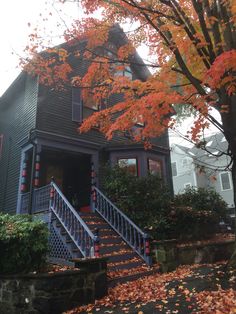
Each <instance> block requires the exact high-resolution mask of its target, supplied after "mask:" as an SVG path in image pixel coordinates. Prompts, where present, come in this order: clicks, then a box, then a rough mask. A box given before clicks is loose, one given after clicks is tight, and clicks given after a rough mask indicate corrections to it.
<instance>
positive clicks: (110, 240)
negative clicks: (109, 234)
mask: <svg viewBox="0 0 236 314" xmlns="http://www.w3.org/2000/svg"><path fill="white" fill-rule="evenodd" d="M99 238H100V243H103V244H114V245H117V244H121V243H122V241H123V239H121V238H120V237H116V238H102V237H101V236H100V235H99Z"/></svg>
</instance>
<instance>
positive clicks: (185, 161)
mask: <svg viewBox="0 0 236 314" xmlns="http://www.w3.org/2000/svg"><path fill="white" fill-rule="evenodd" d="M191 162H192V160H191V158H188V157H184V158H183V159H182V166H183V167H188V168H189V167H190V165H191Z"/></svg>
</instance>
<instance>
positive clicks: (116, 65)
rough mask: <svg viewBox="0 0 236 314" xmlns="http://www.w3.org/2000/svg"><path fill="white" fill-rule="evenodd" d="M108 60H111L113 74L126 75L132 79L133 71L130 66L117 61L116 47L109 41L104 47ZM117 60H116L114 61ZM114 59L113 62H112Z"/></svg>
mask: <svg viewBox="0 0 236 314" xmlns="http://www.w3.org/2000/svg"><path fill="white" fill-rule="evenodd" d="M105 51H106V52H105V53H106V54H107V56H108V58H109V59H110V60H109V61H110V62H111V65H112V66H111V69H113V70H114V76H126V77H128V78H129V79H131V80H132V78H133V73H132V70H131V68H130V66H129V65H128V64H126V63H122V62H118V60H117V59H118V58H117V47H116V46H115V45H113V44H111V43H108V44H107V47H106V49H105ZM116 60H117V61H116ZM113 61H114V62H113Z"/></svg>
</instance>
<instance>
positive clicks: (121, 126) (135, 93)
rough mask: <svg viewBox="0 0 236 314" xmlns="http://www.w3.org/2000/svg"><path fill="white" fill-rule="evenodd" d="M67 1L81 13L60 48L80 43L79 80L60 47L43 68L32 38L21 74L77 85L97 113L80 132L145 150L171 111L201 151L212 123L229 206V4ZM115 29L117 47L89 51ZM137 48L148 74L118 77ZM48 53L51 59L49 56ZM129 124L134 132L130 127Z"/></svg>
mask: <svg viewBox="0 0 236 314" xmlns="http://www.w3.org/2000/svg"><path fill="white" fill-rule="evenodd" d="M61 2H66V0H65V1H61ZM74 2H77V3H78V4H79V5H80V7H81V8H82V9H83V11H84V14H85V15H83V17H81V18H80V19H78V20H76V21H74V23H73V26H72V27H71V28H70V29H67V31H66V32H65V34H64V38H65V40H66V41H67V42H68V43H73V42H74V41H75V40H76V41H78V40H84V39H86V46H85V49H84V50H83V52H81V51H80V53H79V54H78V55H81V53H82V54H83V58H84V59H87V60H89V61H90V66H89V68H88V71H87V74H86V75H85V76H83V77H78V76H76V75H75V76H73V77H72V78H70V76H69V74H70V73H71V69H70V67H69V64H68V56H69V53H68V52H67V51H65V50H64V49H63V50H60V49H59V50H58V57H57V61H58V58H59V60H60V65H59V66H58V65H57V67H54V68H53V66H52V65H54V63H55V60H54V59H55V58H54V57H53V58H49V59H48V60H49V61H48V62H49V63H50V64H48V63H45V62H44V61H43V58H42V56H36V55H35V51H36V50H37V48H38V46H37V45H35V40H34V39H35V37H34V38H32V37H31V43H34V44H33V45H31V46H30V47H29V49H28V51H31V52H33V55H34V58H33V59H32V62H31V63H30V64H28V65H27V66H26V68H27V70H28V71H29V72H34V71H36V73H37V74H41V78H42V82H43V83H45V82H46V83H47V84H50V83H52V81H51V80H54V82H55V81H56V82H57V83H58V84H59V86H61V85H63V84H64V83H65V82H66V83H67V84H72V85H74V86H80V87H82V90H83V97H84V98H86V97H92V98H93V101H94V102H96V103H97V104H98V105H99V106H100V109H101V110H100V111H99V112H96V113H95V114H94V115H92V116H91V117H89V118H88V119H87V120H85V121H84V122H83V124H82V125H81V127H80V131H81V132H86V131H88V130H89V129H91V128H92V127H94V126H96V127H97V126H99V128H100V130H101V131H102V132H104V133H105V134H106V136H107V138H108V139H110V138H112V136H113V135H114V134H116V132H123V131H126V132H130V134H131V136H132V137H133V139H134V140H136V141H143V142H145V143H146V144H147V143H148V142H149V140H150V138H152V137H155V136H159V135H160V134H162V133H163V132H164V131H165V130H166V129H167V128H174V125H175V119H174V117H173V113H174V112H175V111H174V108H175V107H176V106H180V107H181V108H187V110H189V111H190V112H191V111H192V112H195V114H196V119H195V122H194V123H193V125H192V127H191V129H190V130H188V134H187V136H188V137H189V138H190V139H191V140H193V141H194V142H196V143H198V145H200V146H201V147H204V145H205V143H204V141H201V140H200V139H201V132H202V131H203V130H204V129H205V128H207V127H208V126H209V125H210V124H213V125H215V126H216V127H217V129H218V130H219V131H221V132H223V133H224V135H225V138H226V139H227V141H228V144H229V149H228V152H227V153H228V154H229V156H231V160H232V177H233V183H234V199H235V203H236V123H235V121H236V76H235V73H236V3H235V1H234V0H201V1H198V0H178V1H177V0H74ZM94 16H99V18H94ZM117 23H119V24H120V25H123V26H124V28H127V29H128V32H127V33H126V36H127V37H126V38H127V40H126V41H125V44H124V45H123V46H121V47H107V51H106V53H104V50H103V53H99V52H98V50H96V52H95V50H94V48H95V47H98V46H100V47H102V46H104V45H105V44H106V43H107V42H108V38H109V31H110V29H111V28H112V27H113V28H114V25H116V24H117ZM127 25H129V26H128V27H127ZM34 36H35V35H34ZM36 37H37V36H36ZM140 45H145V46H146V47H148V54H147V56H146V57H145V58H144V62H145V63H146V65H147V66H149V68H150V69H151V73H152V74H151V75H150V76H149V78H148V79H147V80H146V81H140V80H132V79H131V78H130V77H128V76H126V75H118V74H117V73H121V72H122V71H123V73H124V71H126V70H127V68H128V67H132V63H133V62H134V58H133V56H134V54H135V52H134V48H137V47H139V46H140ZM32 46H33V50H32ZM35 47H36V48H35ZM48 53H49V55H50V53H53V54H55V50H53V51H48ZM74 55H76V53H74ZM39 65H40V67H39ZM46 68H49V69H50V71H47V70H46ZM42 69H43V70H42ZM37 71H38V72H40V73H38V72H37ZM42 73H43V74H44V75H42ZM45 77H46V79H45ZM49 77H50V78H49ZM114 93H122V94H123V99H122V101H120V102H119V103H117V104H116V105H115V106H112V107H109V106H105V105H104V101H103V105H101V99H102V100H106V99H108V98H109V96H110V95H111V94H114ZM211 108H215V109H216V110H218V111H219V113H220V116H221V121H217V120H216V119H215V118H214V116H213V115H212V111H211ZM137 123H141V124H142V127H141V128H134V126H135V125H137ZM235 260H236V256H235Z"/></svg>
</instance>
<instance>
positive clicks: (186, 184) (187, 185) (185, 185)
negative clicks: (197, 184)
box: [184, 182, 193, 190]
mask: <svg viewBox="0 0 236 314" xmlns="http://www.w3.org/2000/svg"><path fill="white" fill-rule="evenodd" d="M189 185H190V186H189ZM192 187H193V185H192V183H191V182H186V183H184V189H185V190H186V189H188V188H190V189H191V188H192Z"/></svg>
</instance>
